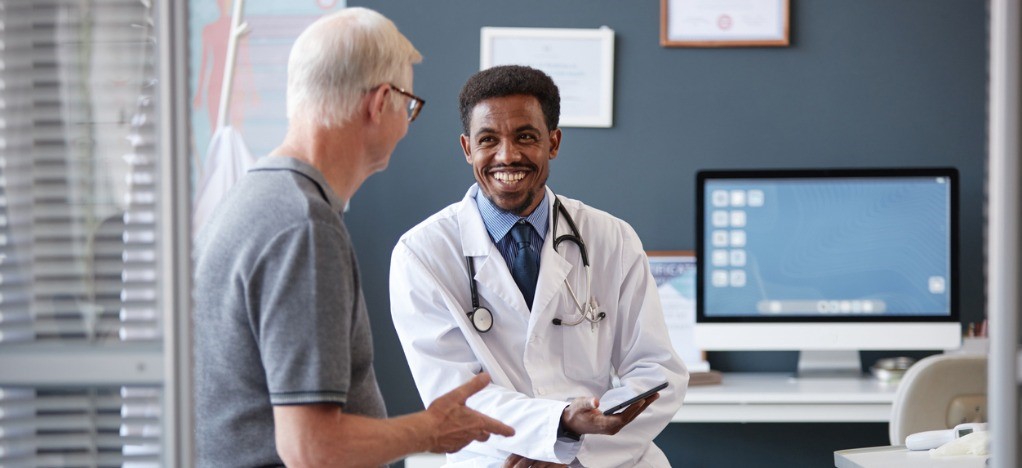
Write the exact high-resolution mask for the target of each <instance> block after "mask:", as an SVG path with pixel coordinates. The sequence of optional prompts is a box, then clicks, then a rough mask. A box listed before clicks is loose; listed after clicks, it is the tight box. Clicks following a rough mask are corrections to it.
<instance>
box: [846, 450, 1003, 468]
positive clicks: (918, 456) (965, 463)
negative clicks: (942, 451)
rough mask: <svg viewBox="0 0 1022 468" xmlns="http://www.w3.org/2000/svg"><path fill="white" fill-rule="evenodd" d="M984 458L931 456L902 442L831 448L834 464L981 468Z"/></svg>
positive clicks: (849, 467)
mask: <svg viewBox="0 0 1022 468" xmlns="http://www.w3.org/2000/svg"><path fill="white" fill-rule="evenodd" d="M986 460H987V457H984V456H978V455H962V456H958V457H941V458H933V457H931V456H930V453H929V452H928V451H926V450H920V451H915V452H914V451H910V450H908V449H906V448H905V446H903V445H897V446H893V447H892V446H886V447H867V448H859V449H850V450H839V451H837V452H834V466H836V467H837V468H915V467H919V468H924V467H925V468H942V467H943V468H981V467H985V466H987V464H986Z"/></svg>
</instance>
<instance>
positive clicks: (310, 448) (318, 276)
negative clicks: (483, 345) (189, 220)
mask: <svg viewBox="0 0 1022 468" xmlns="http://www.w3.org/2000/svg"><path fill="white" fill-rule="evenodd" d="M419 60H421V56H420V55H419V52H418V51H416V50H415V48H414V47H413V46H412V44H411V43H410V42H408V39H406V38H405V37H404V36H403V35H401V33H400V32H398V30H397V28H396V27H395V26H394V24H393V23H391V22H390V20H388V19H386V18H384V17H383V16H381V15H380V14H378V13H376V12H374V11H371V10H367V9H364V8H351V9H346V10H342V11H341V12H339V13H336V14H333V15H331V16H327V17H324V18H322V19H320V20H319V21H317V22H316V23H314V24H313V25H312V26H310V27H309V28H308V29H306V30H305V32H303V33H302V35H301V36H300V37H299V38H298V40H297V41H296V42H295V45H294V47H293V49H292V51H291V56H290V58H289V60H288V86H287V106H288V119H289V127H288V132H287V135H286V137H285V139H284V142H283V143H282V144H281V146H280V147H279V148H277V149H276V150H274V151H273V153H272V154H271V155H269V156H266V157H264V158H262V159H261V160H260V161H259V163H258V164H257V165H256V167H255V168H254V169H252V170H251V171H250V172H249V173H248V174H246V175H245V176H244V177H243V178H241V180H239V181H238V183H237V185H236V186H235V187H234V188H233V189H232V191H231V192H230V193H229V194H228V196H227V198H225V199H224V201H223V202H222V204H221V206H220V207H219V208H218V210H217V211H216V212H215V213H214V215H213V217H212V218H211V219H210V221H209V222H208V223H207V224H206V226H205V228H204V230H203V231H202V232H201V234H200V236H199V239H198V242H197V245H196V264H195V380H196V395H195V396H196V423H197V424H196V425H197V428H196V444H197V449H198V450H197V455H198V460H197V461H198V465H199V466H212V467H221V466H281V465H284V464H286V465H288V466H372V465H381V464H383V463H387V462H389V461H392V460H395V459H397V458H400V457H403V456H406V455H408V454H410V453H414V452H420V451H427V450H428V451H435V452H447V451H455V450H458V449H460V448H461V447H463V446H465V444H467V443H469V442H471V441H473V440H478V441H483V440H486V439H487V438H488V437H489V436H490V434H500V435H511V434H513V433H514V432H513V430H512V429H511V428H510V427H507V426H505V425H503V424H501V423H499V422H497V421H495V420H493V419H492V418H489V417H487V416H484V415H482V414H480V413H478V412H476V411H474V410H471V409H469V408H468V407H466V406H465V400H466V399H467V398H468V397H469V396H470V395H471V394H472V393H474V392H476V391H478V390H479V389H481V388H483V387H485V386H486V385H487V383H488V382H489V380H488V378H487V376H486V375H474V374H473V375H465V376H464V378H462V379H461V380H460V382H464V381H465V380H469V382H468V383H467V384H465V385H463V386H461V387H459V388H457V389H454V391H452V392H451V393H450V394H447V395H444V396H441V397H440V398H438V399H437V400H436V401H435V402H434V403H433V404H432V405H430V407H429V408H428V409H427V410H426V411H424V412H421V413H416V414H412V415H408V416H403V417H398V418H393V419H383V418H384V417H385V416H386V412H385V410H384V407H383V398H382V397H381V395H380V389H379V387H378V386H377V383H376V376H375V375H374V374H373V367H372V364H373V354H372V352H373V345H372V337H371V336H370V330H369V317H368V315H367V314H366V308H365V300H364V299H363V297H362V291H361V284H360V279H359V275H358V266H357V264H356V261H355V253H354V251H353V250H352V245H351V240H350V238H349V237H348V231H347V229H346V228H345V227H344V223H343V221H342V218H341V212H342V210H343V208H344V204H345V201H346V200H349V199H350V198H351V196H352V195H353V194H354V193H355V191H356V190H357V189H358V188H359V186H361V184H362V182H364V181H365V179H366V178H367V177H369V176H370V175H372V174H373V173H375V172H378V171H381V170H383V169H384V168H385V167H386V166H387V162H388V160H389V158H390V154H391V152H392V151H393V149H394V147H395V145H397V142H398V140H400V139H401V138H403V137H404V135H405V133H406V132H407V131H408V124H409V122H410V121H411V120H413V119H415V117H416V115H418V112H419V110H420V109H421V106H422V103H423V101H422V100H421V99H419V98H417V97H415V96H414V95H413V94H411V92H410V91H411V89H412V64H413V63H416V62H418V61H419ZM406 90H407V91H406ZM455 385H456V384H455ZM451 387H454V385H452V386H451Z"/></svg>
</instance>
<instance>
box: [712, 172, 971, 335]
mask: <svg viewBox="0 0 1022 468" xmlns="http://www.w3.org/2000/svg"><path fill="white" fill-rule="evenodd" d="M697 186H698V187H697V193H696V197H697V210H696V211H697V220H696V224H697V249H696V250H697V253H696V254H697V257H698V265H699V268H698V272H697V278H696V283H697V287H696V289H697V291H696V292H697V300H696V306H697V307H696V309H697V310H696V319H697V321H698V322H699V323H700V324H704V323H705V324H713V323H719V324H728V323H735V324H749V323H753V324H756V323H762V324H769V323H788V324H795V323H805V324H827V323H830V324H839V323H847V324H874V323H887V324H890V323H892V322H901V323H916V324H925V323H943V324H948V325H952V326H950V327H944V328H943V330H945V331H944V332H943V333H942V336H944V337H946V338H947V337H951V336H953V334H952V330H954V326H957V323H958V320H959V318H958V308H957V294H956V288H957V277H956V271H957V198H958V195H957V190H958V187H957V171H956V170H955V169H831V170H766V171H734V170H732V171H702V172H700V173H699V174H698V176H697ZM806 330H809V329H806ZM820 330H824V329H820ZM878 330H880V329H873V330H872V331H870V330H869V329H867V330H866V331H865V332H864V333H865V334H866V335H869V334H875V333H876V332H877V331H878ZM892 330H893V329H892ZM954 333H957V332H954ZM840 335H842V334H841V333H835V336H840ZM846 335H847V334H846ZM849 336H850V335H849ZM841 338H842V339H843V338H844V336H841ZM785 339H788V338H779V339H778V340H785ZM870 340H873V341H874V342H871V343H870V342H863V340H859V343H858V344H855V343H848V344H845V345H835V346H844V347H856V348H858V349H899V345H898V344H897V343H887V344H881V343H882V342H883V341H884V340H881V339H873V338H870ZM944 341H945V342H947V339H945V340H944ZM930 342H933V343H936V342H935V341H933V340H931V341H930ZM777 345H778V347H779V348H778V349H780V348H783V346H785V345H787V346H789V347H790V348H794V349H804V345H800V344H799V343H798V340H795V341H789V342H788V343H777ZM884 346H888V347H884ZM921 346H924V345H922V344H921V343H920V344H919V345H918V346H914V348H916V349H919V348H920V347H921ZM765 347H766V348H768V349H774V348H772V346H765ZM934 348H935V349H939V347H937V346H934ZM711 349H712V347H711Z"/></svg>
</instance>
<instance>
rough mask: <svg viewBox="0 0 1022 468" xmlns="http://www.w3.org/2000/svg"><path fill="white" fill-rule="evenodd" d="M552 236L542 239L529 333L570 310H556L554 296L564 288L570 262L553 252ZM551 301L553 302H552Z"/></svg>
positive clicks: (570, 267) (570, 266)
mask: <svg viewBox="0 0 1022 468" xmlns="http://www.w3.org/2000/svg"><path fill="white" fill-rule="evenodd" d="M553 240H554V238H553V236H550V235H548V236H546V239H544V240H543V254H542V255H541V256H540V260H539V281H537V283H536V296H535V297H534V298H533V300H532V316H530V317H529V333H530V334H531V333H532V329H533V328H534V327H535V326H536V324H537V323H539V324H548V325H549V324H550V321H551V320H553V318H554V317H555V316H556V315H557V314H558V313H561V314H562V315H563V314H564V313H570V312H571V311H558V310H556V307H553V306H555V305H556V302H555V301H554V298H555V297H556V296H557V294H559V293H561V291H562V290H564V279H565V278H567V277H568V273H570V272H571V269H572V265H571V262H569V261H567V260H565V259H564V258H563V257H561V256H560V255H558V254H557V252H554V247H553V246H554V244H553ZM552 303H553V304H552Z"/></svg>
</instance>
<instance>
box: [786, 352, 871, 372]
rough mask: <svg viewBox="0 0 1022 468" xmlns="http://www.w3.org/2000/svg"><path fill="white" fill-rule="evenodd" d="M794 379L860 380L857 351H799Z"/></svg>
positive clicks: (860, 368)
mask: <svg viewBox="0 0 1022 468" xmlns="http://www.w3.org/2000/svg"><path fill="white" fill-rule="evenodd" d="M796 377H798V378H800V379H801V378H853V379H858V378H861V377H862V361H861V360H860V359H859V351H857V350H856V351H821V350H803V351H799V353H798V374H797V375H796Z"/></svg>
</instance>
